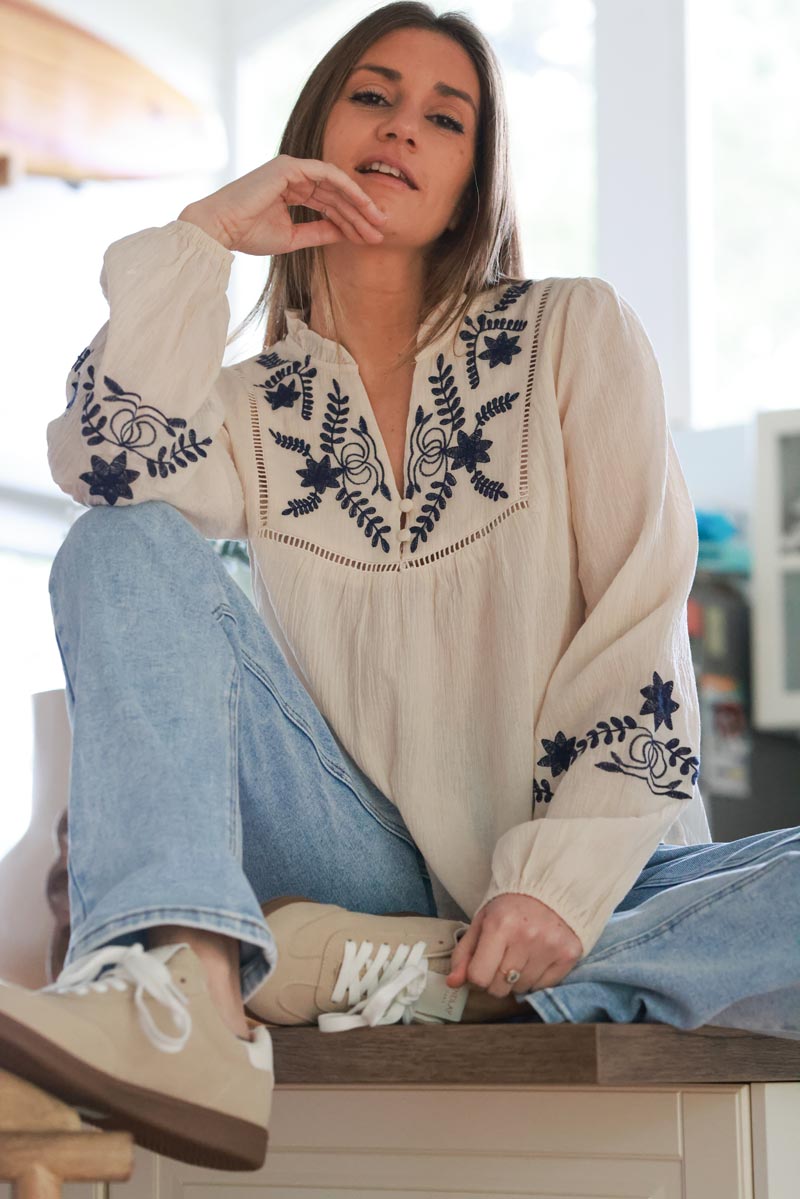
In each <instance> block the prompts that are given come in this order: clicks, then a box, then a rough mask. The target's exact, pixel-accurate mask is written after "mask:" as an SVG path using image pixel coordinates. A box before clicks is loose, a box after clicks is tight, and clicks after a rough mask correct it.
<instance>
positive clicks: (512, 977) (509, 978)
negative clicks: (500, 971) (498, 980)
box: [506, 970, 522, 986]
mask: <svg viewBox="0 0 800 1199" xmlns="http://www.w3.org/2000/svg"><path fill="white" fill-rule="evenodd" d="M520 978H522V975H521V974H520V972H519V970H509V971H508V973H507V974H506V982H507V983H508V984H509V986H512V985H513V984H514V983H515V982H518V981H519V979H520Z"/></svg>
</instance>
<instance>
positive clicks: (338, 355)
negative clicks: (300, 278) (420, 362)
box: [283, 291, 467, 367]
mask: <svg viewBox="0 0 800 1199" xmlns="http://www.w3.org/2000/svg"><path fill="white" fill-rule="evenodd" d="M466 294H467V293H466V291H462V292H461V294H460V295H459V297H458V303H459V305H460V304H462V303H463V302H464V297H465V296H466ZM446 305H447V300H446V299H445V300H442V302H441V303H440V304H438V305H437V307H436V308H434V309H433V311H432V312H431V314H430V315H429V316H428V318H427V320H425V321H423V323H422V325H421V326H420V329H419V332H418V334H417V344H418V345H419V344H420V342H421V341H422V340H423V338H424V336H425V334H426V333H427V332H428V330H429V329H431V328H433V325H434V324H435V323H436V321H437V320H438V319H439V317H440V316H441V314H442V312H443V311H444V309H445V307H446ZM300 313H301V310H300V309H299V308H287V309H286V326H287V332H286V335H285V337H284V338H283V342H284V343H285V344H287V345H289V346H290V347H295V348H296V349H297V350H298V352H301V353H302V354H304V355H305V354H310V355H311V358H312V359H317V361H322V362H334V363H338V362H343V363H347V364H348V365H350V366H355V367H357V366H358V363H357V362H356V360H355V358H354V357H353V356H352V354H351V353H350V352H349V350H346V349H345V347H344V346H343V345H341V344H340V343H339V342H336V341H332V340H331V339H330V338H328V337H322V336H321V335H320V334H319V333H316V332H315V331H314V330H313V329H309V327H308V325H307V324H306V322H305V321H304V320H303V318H302V316H301V315H300ZM452 337H453V322H451V323H450V324H449V325H448V326H447V328H446V329H444V330H442V332H441V333H440V334H439V336H438V337H437V338H436V339H435V341H433V342H432V343H431V345H430V346H428V348H427V349H426V351H425V356H426V357H427V356H431V355H433V354H435V353H437V352H438V351H439V350H440V349H442V348H444V346H445V344H446V343H447V342H449V341H452ZM420 357H421V355H420V354H419V353H417V354H415V355H414V360H415V361H416V360H417V359H419V358H420Z"/></svg>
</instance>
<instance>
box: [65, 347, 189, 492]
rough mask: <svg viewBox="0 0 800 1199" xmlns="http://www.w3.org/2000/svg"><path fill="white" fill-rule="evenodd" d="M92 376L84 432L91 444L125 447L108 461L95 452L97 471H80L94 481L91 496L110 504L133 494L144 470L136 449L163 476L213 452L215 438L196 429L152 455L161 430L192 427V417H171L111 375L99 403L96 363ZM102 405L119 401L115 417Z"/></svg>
mask: <svg viewBox="0 0 800 1199" xmlns="http://www.w3.org/2000/svg"><path fill="white" fill-rule="evenodd" d="M87 357H88V352H87V351H86V350H84V352H83V354H82V355H81V357H80V358H79V359H78V363H79V364H81V365H82V364H83V363H84V362H85V361H86V358H87ZM73 369H74V368H73ZM86 375H87V378H86V380H85V381H84V382H83V384H82V387H83V390H84V391H85V392H86V396H85V398H84V401H83V408H82V411H81V435H82V436H83V437H85V438H86V444H87V445H101V444H102V443H103V442H104V441H105V442H108V444H109V445H114V446H118V447H120V448H121V449H122V450H123V453H121V454H118V455H117V457H116V458H114V459H113V460H112V461H111V462H106V461H105V459H103V458H101V457H100V456H99V455H96V454H93V455H92V470H91V471H87V472H86V473H85V474H83V475H81V476H80V477H81V479H82V480H83V481H84V482H86V483H89V485H90V488H91V490H90V494H91V495H102V496H103V497H104V498H105V499H106V501H107V503H109V504H114V503H116V501H117V499H119V498H124V499H133V493H132V491H131V489H130V483H132V482H133V480H134V479H138V477H139V475H140V473H141V472H140V471H135V470H128V469H127V460H128V459H127V455H128V454H135V455H137V456H138V457H139V458H142V459H143V460H144V461H145V462H146V463H147V471H148V474H149V475H150V477H151V478H152V479H155V478H157V477H158V476H160V477H161V478H162V479H165V478H166V477H167V475H169V474H173V475H174V474H176V473H177V469H178V467H179V466H180V467H181V468H184V469H185V468H186V467H187V466H188V464H189V463H190V462H197V459H198V457H200V458H207V457H208V455H207V453H206V451H205V450H204V449H203V446H206V445H211V438H210V437H204V438H202V439H201V440H198V438H197V434H196V433H195V431H194V429H189V431H188V433H181V434H180V435H179V436H178V438H177V440H176V441H174V442H173V443H172V445H171V446H170V445H169V444H162V445H161V446H159V449H158V453H157V454H156V456H155V457H153V456H151V455H149V454H146V453H145V452H144V451H145V449H148V448H149V447H150V446H152V445H154V444H155V442H156V441H157V439H158V436H159V429H163V430H164V431H165V432H166V433H167V434H168V436H170V437H175V435H176V430H178V429H185V428H186V421H185V420H183V418H182V417H180V416H165V415H164V413H163V412H161V411H160V409H158V408H154V407H153V405H152V404H144V403H142V402H141V401H142V397H141V396H140V395H139V394H138V392H135V391H125V390H124V388H122V387H121V386H120V384H119V383H117V382H116V380H115V379H111V378H109V376H108V375H105V376H104V377H103V383H104V385H105V387H106V388H107V389H108V393H109V394H107V395H103V396H101V397H100V400H101V401H102V403H100V402H98V403H95V377H94V365H93V364H90V365H89V366H87V368H86ZM78 382H79V380H76V382H75V384H74V386H75V389H76V394H77V388H78ZM74 398H75V397H74V396H73V400H74ZM70 403H72V401H70ZM102 404H107V405H113V407H114V411H113V412H111V416H110V419H109V416H108V411H103V408H102ZM101 412H102V413H103V414H102V415H100V414H101Z"/></svg>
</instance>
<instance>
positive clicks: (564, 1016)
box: [522, 988, 577, 1024]
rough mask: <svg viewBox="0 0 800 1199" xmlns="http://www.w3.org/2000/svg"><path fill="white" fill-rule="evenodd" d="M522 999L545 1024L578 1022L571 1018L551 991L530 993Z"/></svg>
mask: <svg viewBox="0 0 800 1199" xmlns="http://www.w3.org/2000/svg"><path fill="white" fill-rule="evenodd" d="M522 998H523V999H524V1000H525V1002H526V1003H528V1004H529V1005H530V1006H531V1007H532V1008H533V1010H534V1011H535V1012H536V1015H537V1016H541V1018H542V1020H543V1021H544V1022H545V1024H575V1023H577V1021H575V1020H574V1019H573V1017H572V1016H570V1014H569V1012H568V1011H567V1010H566V1008H565V1007H564V1005H563V1004H561V1003H559V1001H558V1000H557V999H556V997H555V996H554V995H553V993H552V992H551V991H549V990H548V989H547V988H545V989H544V990H542V991H529V992H528V993H527V994H526V995H523V996H522Z"/></svg>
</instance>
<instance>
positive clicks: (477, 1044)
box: [269, 1021, 800, 1087]
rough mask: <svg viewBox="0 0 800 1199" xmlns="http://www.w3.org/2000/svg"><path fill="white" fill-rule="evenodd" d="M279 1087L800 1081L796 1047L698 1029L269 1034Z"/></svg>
mask: <svg viewBox="0 0 800 1199" xmlns="http://www.w3.org/2000/svg"><path fill="white" fill-rule="evenodd" d="M269 1031H270V1034H271V1036H272V1044H273V1049H274V1053H275V1078H276V1081H277V1085H278V1086H280V1085H303V1084H305V1085H309V1086H311V1085H313V1086H342V1085H348V1084H354V1085H363V1084H368V1083H374V1084H380V1085H381V1086H383V1087H385V1086H387V1085H390V1086H391V1085H392V1084H394V1083H397V1084H400V1085H402V1084H413V1085H414V1086H420V1085H426V1084H428V1085H433V1086H458V1085H462V1086H464V1085H467V1086H504V1085H509V1086H519V1085H529V1086H570V1085H575V1086H598V1087H601V1086H629V1085H635V1086H642V1087H644V1086H652V1085H664V1084H678V1085H682V1084H691V1083H715V1082H716V1083H743V1082H797V1081H800V1040H796V1041H794V1040H788V1039H786V1038H784V1037H770V1036H762V1035H760V1034H755V1033H750V1032H743V1031H741V1030H739V1029H729V1028H721V1027H717V1026H714V1025H704V1026H703V1027H702V1028H698V1029H694V1030H692V1031H690V1032H684V1031H681V1030H680V1029H676V1028H673V1027H672V1026H671V1025H668V1024H539V1023H531V1022H513V1021H512V1022H504V1023H497V1024H445V1025H426V1024H408V1025H400V1024H390V1025H377V1026H376V1027H374V1028H356V1029H351V1030H349V1031H347V1032H337V1033H323V1032H321V1031H320V1030H319V1029H318V1028H317V1027H316V1026H314V1027H302V1028H289V1027H282V1028H277V1027H275V1026H270V1029H269Z"/></svg>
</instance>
